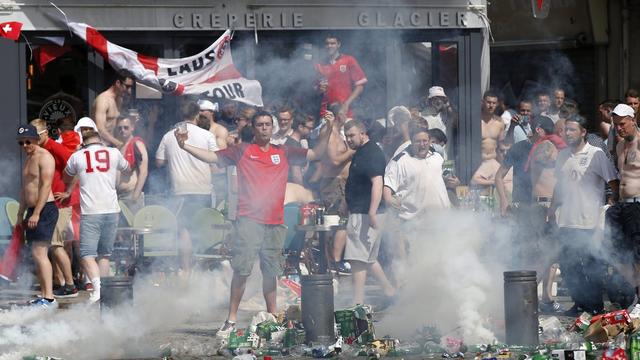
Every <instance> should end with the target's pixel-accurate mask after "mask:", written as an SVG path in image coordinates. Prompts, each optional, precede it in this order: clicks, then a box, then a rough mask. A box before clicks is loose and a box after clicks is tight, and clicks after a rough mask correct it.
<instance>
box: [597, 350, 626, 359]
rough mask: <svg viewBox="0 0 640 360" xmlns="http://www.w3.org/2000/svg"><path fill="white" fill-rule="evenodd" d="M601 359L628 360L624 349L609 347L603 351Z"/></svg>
mask: <svg viewBox="0 0 640 360" xmlns="http://www.w3.org/2000/svg"><path fill="white" fill-rule="evenodd" d="M600 360H628V357H627V352H626V351H624V349H607V350H605V352H603V353H602V357H601V358H600Z"/></svg>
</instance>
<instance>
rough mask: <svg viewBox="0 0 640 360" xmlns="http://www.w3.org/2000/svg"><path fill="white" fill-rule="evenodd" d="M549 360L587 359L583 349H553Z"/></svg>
mask: <svg viewBox="0 0 640 360" xmlns="http://www.w3.org/2000/svg"><path fill="white" fill-rule="evenodd" d="M551 360H587V352H586V351H585V350H553V351H551Z"/></svg>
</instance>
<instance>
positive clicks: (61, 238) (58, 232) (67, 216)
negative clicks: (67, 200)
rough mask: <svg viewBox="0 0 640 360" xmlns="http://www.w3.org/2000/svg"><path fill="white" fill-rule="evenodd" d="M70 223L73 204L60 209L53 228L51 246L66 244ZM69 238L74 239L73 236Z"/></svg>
mask: <svg viewBox="0 0 640 360" xmlns="http://www.w3.org/2000/svg"><path fill="white" fill-rule="evenodd" d="M70 223H71V206H68V207H64V208H60V209H58V221H57V222H56V227H55V229H53V237H52V238H51V246H64V242H65V240H67V236H66V234H67V231H68V230H69V224H70ZM69 240H73V237H70V238H69Z"/></svg>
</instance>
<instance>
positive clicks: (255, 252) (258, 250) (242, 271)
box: [231, 216, 287, 276]
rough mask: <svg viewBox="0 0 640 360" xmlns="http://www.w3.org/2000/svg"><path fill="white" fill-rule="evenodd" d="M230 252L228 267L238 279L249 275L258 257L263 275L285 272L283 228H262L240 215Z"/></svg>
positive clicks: (273, 226) (282, 226) (263, 226)
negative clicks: (229, 266) (238, 276)
mask: <svg viewBox="0 0 640 360" xmlns="http://www.w3.org/2000/svg"><path fill="white" fill-rule="evenodd" d="M235 228H236V229H235V230H236V236H235V239H234V242H233V246H232V249H231V255H232V257H231V267H232V268H233V271H234V273H236V274H238V275H241V276H249V275H251V269H252V268H253V264H254V263H255V261H256V258H258V256H259V257H260V270H261V271H262V275H263V276H280V275H282V273H283V272H284V249H283V248H284V238H285V235H286V233H287V228H286V226H284V225H265V224H260V223H258V222H256V221H254V220H252V219H249V218H247V217H244V216H239V217H238V220H236V223H235Z"/></svg>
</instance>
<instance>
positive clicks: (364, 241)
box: [344, 214, 385, 264]
mask: <svg viewBox="0 0 640 360" xmlns="http://www.w3.org/2000/svg"><path fill="white" fill-rule="evenodd" d="M376 219H377V220H378V229H374V228H372V227H371V226H369V224H370V220H369V215H367V214H350V215H349V222H347V244H346V246H345V249H344V259H345V260H353V261H360V262H364V263H367V264H373V263H374V262H376V261H378V251H379V250H380V239H381V238H382V229H381V228H384V226H383V225H384V219H385V215H384V214H377V215H376Z"/></svg>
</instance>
